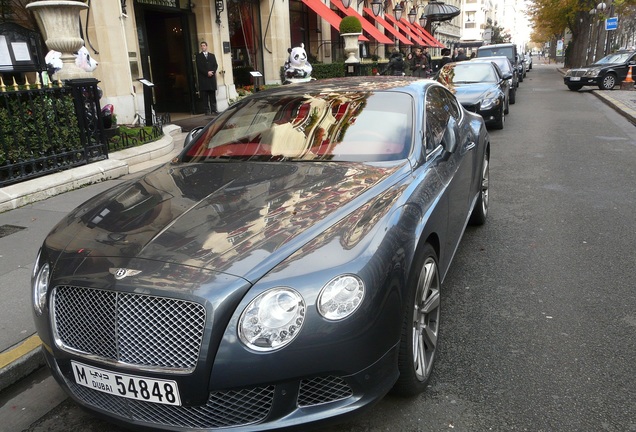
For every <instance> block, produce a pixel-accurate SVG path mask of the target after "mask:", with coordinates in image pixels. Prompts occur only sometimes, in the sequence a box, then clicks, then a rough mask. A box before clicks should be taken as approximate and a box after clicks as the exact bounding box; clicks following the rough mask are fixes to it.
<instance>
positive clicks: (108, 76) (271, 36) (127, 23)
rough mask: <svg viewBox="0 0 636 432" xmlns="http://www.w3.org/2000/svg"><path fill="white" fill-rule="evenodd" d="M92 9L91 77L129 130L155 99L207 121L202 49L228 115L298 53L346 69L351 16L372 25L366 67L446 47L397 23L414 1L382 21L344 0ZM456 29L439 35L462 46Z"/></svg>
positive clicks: (142, 3) (109, 3) (84, 27)
mask: <svg viewBox="0 0 636 432" xmlns="http://www.w3.org/2000/svg"><path fill="white" fill-rule="evenodd" d="M450 1H451V2H458V1H460V0H450ZM83 3H85V4H86V5H87V6H88V7H87V8H86V9H85V10H82V11H81V12H80V17H79V18H80V19H79V21H80V23H81V25H80V33H81V37H82V39H83V40H84V45H85V47H86V48H87V50H88V52H89V53H90V55H91V57H93V58H94V59H95V60H96V61H97V62H98V63H99V65H98V67H97V68H96V69H95V70H94V71H93V72H91V76H92V77H94V78H96V79H97V80H98V81H99V86H100V88H101V90H102V92H103V97H102V100H101V104H102V106H103V105H106V104H112V105H113V106H114V113H115V115H116V116H117V122H118V123H120V124H133V123H136V122H137V121H143V120H144V119H143V117H144V115H145V106H146V105H145V104H146V101H147V99H148V97H151V98H152V106H153V108H154V110H155V112H156V113H166V112H169V113H171V114H172V113H174V114H176V113H184V114H196V113H202V112H203V109H202V106H201V100H200V98H199V95H198V91H197V89H198V83H197V74H196V67H195V55H196V54H197V52H198V51H199V44H200V43H201V42H202V41H205V42H207V43H208V47H209V51H210V52H212V53H214V54H215V56H216V59H217V62H218V65H219V68H218V72H217V87H218V90H217V105H218V109H219V110H222V109H225V108H226V107H227V106H228V105H229V104H230V103H231V101H232V99H234V98H236V97H237V88H238V87H244V86H249V85H254V84H257V85H261V84H275V83H280V82H281V67H282V66H283V64H284V63H285V61H286V60H287V58H288V49H289V48H291V47H295V46H299V45H300V44H304V46H305V49H306V51H307V53H308V55H309V59H310V61H313V62H321V63H331V62H335V61H342V60H344V52H343V41H342V38H341V37H340V35H339V32H338V24H339V22H340V20H341V19H342V17H344V16H346V15H354V16H357V17H359V18H360V20H361V22H362V24H363V34H362V35H361V36H360V37H359V44H360V55H361V57H362V58H363V61H364V59H369V60H371V59H377V58H386V57H388V55H389V54H390V53H391V52H392V51H393V50H394V49H400V50H401V51H403V52H408V51H409V50H410V49H411V48H413V47H414V46H429V47H430V48H432V50H431V51H432V53H433V55H436V54H439V49H440V48H441V47H443V46H444V44H442V43H440V42H439V41H438V40H437V39H436V38H435V37H433V36H432V35H431V34H430V33H429V32H427V31H426V30H425V29H424V28H422V27H421V26H420V25H419V24H418V23H417V22H415V23H410V22H409V21H408V20H407V19H406V15H405V16H403V17H401V18H400V19H397V18H396V14H395V13H394V9H395V7H396V6H397V5H398V4H399V5H400V6H402V7H403V9H405V10H409V9H411V8H412V7H417V8H418V9H420V7H421V8H423V6H424V5H425V3H421V4H420V3H416V2H411V1H407V2H392V0H386V1H384V2H382V9H383V10H380V11H379V13H378V15H376V14H375V13H374V12H373V11H372V10H371V9H370V7H371V2H370V1H369V2H360V3H358V2H357V1H353V2H351V3H352V4H351V6H350V7H348V8H347V7H345V5H344V4H343V2H342V1H341V0H288V1H286V2H283V1H275V0H240V1H239V0H99V1H96V0H93V1H91V0H86V1H84V2H83ZM455 21H456V22H452V23H450V24H443V25H442V26H439V27H437V26H435V27H434V29H435V30H437V33H436V35H439V36H440V37H441V38H442V39H443V40H444V41H446V42H447V43H450V42H452V41H453V40H458V39H459V35H460V33H459V30H460V21H459V19H455ZM435 30H433V32H434V31H435ZM42 33H45V32H42ZM43 36H44V37H43V39H44V40H45V41H46V36H45V35H43ZM48 36H49V37H50V35H48ZM46 51H48V48H47V47H44V52H46ZM250 72H258V73H256V74H252V73H250ZM255 75H256V76H255ZM149 95H151V96H149Z"/></svg>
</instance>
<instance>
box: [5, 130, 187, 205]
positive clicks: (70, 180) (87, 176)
mask: <svg viewBox="0 0 636 432" xmlns="http://www.w3.org/2000/svg"><path fill="white" fill-rule="evenodd" d="M179 132H181V127H180V126H177V125H173V124H169V125H166V126H164V128H163V134H164V135H163V136H162V137H161V138H160V139H159V140H157V141H154V142H151V143H148V144H144V145H142V146H139V147H135V148H131V149H126V150H121V151H118V152H113V153H111V154H110V155H109V158H108V159H106V160H103V161H99V162H95V163H92V164H88V165H82V166H80V167H77V168H72V169H69V170H66V171H62V172H58V173H54V174H49V175H46V176H43V177H39V178H36V179H33V180H27V181H24V182H22V183H16V184H14V185H10V186H6V187H3V188H0V213H2V212H5V211H8V210H13V209H16V208H18V207H22V206H25V205H27V204H31V203H34V202H37V201H41V200H44V199H46V198H50V197H52V196H55V195H59V194H61V193H64V192H68V191H70V190H74V189H77V188H80V187H82V186H85V185H88V184H93V183H98V182H101V181H104V180H109V179H115V178H118V177H121V176H124V175H126V174H128V173H129V172H130V166H132V165H136V164H139V163H143V162H148V161H150V160H152V159H156V158H159V157H161V156H164V155H167V154H169V153H170V152H172V150H173V149H174V136H173V135H175V134H177V133H179Z"/></svg>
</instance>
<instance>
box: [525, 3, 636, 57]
mask: <svg viewBox="0 0 636 432" xmlns="http://www.w3.org/2000/svg"><path fill="white" fill-rule="evenodd" d="M602 1H603V0H535V1H534V3H531V4H530V6H529V9H528V16H529V17H530V19H531V21H532V22H533V26H534V31H533V33H532V36H531V39H532V41H533V42H536V43H545V42H548V41H555V40H558V39H561V38H563V35H564V34H565V32H566V31H569V32H570V33H571V35H572V41H571V46H569V47H568V49H567V53H568V55H567V56H566V59H565V66H566V67H574V66H581V65H583V64H585V63H586V62H588V61H589V55H588V54H589V53H590V52H592V53H593V52H594V51H596V52H597V53H598V52H599V51H604V49H603V48H604V44H605V40H606V35H605V30H604V27H603V25H602V23H603V21H604V20H605V18H607V17H608V13H609V10H605V11H599V13H596V14H594V15H593V14H590V11H591V10H592V9H596V8H597V5H598V4H599V3H600V2H602ZM609 1H611V0H608V2H609ZM634 5H636V0H613V3H612V8H613V12H614V14H615V15H616V14H618V15H619V16H620V14H621V13H623V12H625V13H627V12H628V11H631V10H632V8H633V6H634ZM625 17H629V14H626V15H625ZM628 22H629V21H628ZM623 25H626V23H624V24H623ZM597 41H598V45H597V46H596V47H594V46H593V44H594V43H595V42H597ZM607 45H608V46H609V47H610V48H613V46H612V45H611V44H610V43H608V44H607ZM552 46H554V44H552ZM590 48H591V49H590ZM594 48H596V49H594ZM599 48H600V49H599Z"/></svg>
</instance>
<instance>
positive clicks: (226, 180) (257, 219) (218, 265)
mask: <svg viewBox="0 0 636 432" xmlns="http://www.w3.org/2000/svg"><path fill="white" fill-rule="evenodd" d="M408 167H409V165H408V162H407V161H403V162H400V163H398V164H392V165H390V166H378V165H366V164H359V163H357V164H353V163H329V162H326V163H320V164H316V163H304V162H296V163H263V162H260V163H232V162H227V163H207V164H168V165H165V166H163V167H161V168H159V169H157V170H155V171H153V172H151V173H149V174H147V175H145V176H144V177H142V178H140V179H139V180H137V181H132V182H126V183H124V184H122V185H119V186H117V187H115V188H113V189H111V190H109V191H107V192H105V193H103V194H100V195H98V196H96V197H95V198H93V199H91V200H89V201H87V202H86V203H84V204H83V205H81V206H80V207H78V208H77V209H75V210H74V211H73V212H71V213H70V214H69V215H68V216H67V217H66V218H65V219H64V220H62V221H61V222H60V223H59V224H58V225H57V226H56V227H55V228H54V229H53V231H52V232H51V234H50V235H49V236H48V237H47V240H46V243H45V245H46V247H47V248H48V250H49V251H50V253H51V254H55V253H56V252H57V254H61V255H65V256H67V257H68V256H74V255H77V254H78V253H80V254H81V255H82V257H83V259H85V258H87V257H94V258H98V257H116V258H118V260H117V263H118V265H119V266H121V267H124V266H126V264H127V262H130V260H132V259H134V258H141V259H145V260H152V261H156V262H165V263H175V264H183V265H187V266H192V267H199V268H205V269H209V270H214V271H215V272H224V273H227V274H230V275H234V276H239V277H245V278H248V275H249V273H250V272H251V271H255V270H254V269H256V268H259V269H260V270H259V271H258V273H259V274H263V272H266V271H267V270H268V269H269V268H272V267H273V266H274V265H276V263H278V262H280V261H282V260H283V259H285V258H286V257H288V256H289V255H291V254H292V253H293V252H294V251H295V250H297V249H298V248H299V247H301V246H303V245H304V244H305V243H307V242H308V241H310V240H311V239H312V238H314V237H315V236H317V235H319V234H320V233H322V232H323V231H324V230H325V229H326V228H328V227H329V226H331V225H333V224H334V223H336V222H337V221H338V220H340V219H342V218H343V217H344V216H345V215H347V214H348V213H350V212H352V211H353V210H355V209H356V208H358V207H360V206H361V205H362V204H364V202H366V201H368V200H369V199H371V198H372V197H374V196H377V195H378V194H380V193H381V192H382V191H383V190H385V189H386V188H388V187H389V186H390V185H391V184H393V183H395V181H397V178H398V177H401V174H399V173H400V172H401V171H402V170H404V169H408ZM111 261H113V260H111ZM253 276H254V277H257V276H255V275H253Z"/></svg>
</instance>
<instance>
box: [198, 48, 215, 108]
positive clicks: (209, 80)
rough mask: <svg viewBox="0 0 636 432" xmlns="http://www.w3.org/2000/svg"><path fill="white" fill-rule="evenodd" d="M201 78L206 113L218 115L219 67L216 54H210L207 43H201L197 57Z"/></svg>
mask: <svg viewBox="0 0 636 432" xmlns="http://www.w3.org/2000/svg"><path fill="white" fill-rule="evenodd" d="M196 63H197V74H198V76H199V94H200V95H201V97H202V98H203V107H204V108H205V113H206V114H207V115H209V114H218V111H217V110H216V71H217V69H218V68H219V65H218V64H217V62H216V57H214V54H212V53H210V52H208V44H207V42H201V52H200V53H198V54H197V55H196Z"/></svg>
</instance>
